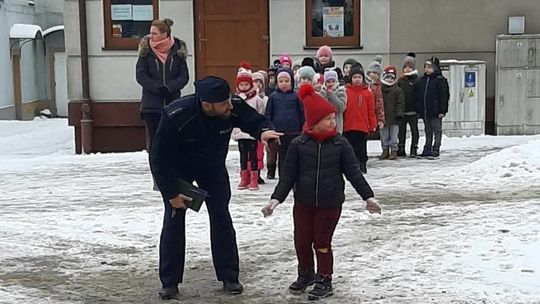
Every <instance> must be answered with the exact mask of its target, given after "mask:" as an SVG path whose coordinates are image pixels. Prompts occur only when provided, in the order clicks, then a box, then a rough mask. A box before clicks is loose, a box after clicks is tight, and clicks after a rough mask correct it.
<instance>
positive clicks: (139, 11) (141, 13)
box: [133, 5, 154, 21]
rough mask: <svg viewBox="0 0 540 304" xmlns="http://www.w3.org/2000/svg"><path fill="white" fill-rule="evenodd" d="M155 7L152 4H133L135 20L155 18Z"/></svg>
mask: <svg viewBox="0 0 540 304" xmlns="http://www.w3.org/2000/svg"><path fill="white" fill-rule="evenodd" d="M153 9H154V7H153V6H152V5H133V21H152V20H154V11H153Z"/></svg>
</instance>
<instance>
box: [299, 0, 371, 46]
mask: <svg viewBox="0 0 540 304" xmlns="http://www.w3.org/2000/svg"><path fill="white" fill-rule="evenodd" d="M352 1H353V7H354V10H353V11H354V16H353V26H354V29H353V33H354V34H353V35H352V36H350V37H334V38H332V37H313V36H312V34H311V33H312V30H313V15H312V11H313V10H312V7H313V6H312V3H313V0H306V1H304V4H305V9H306V12H305V15H306V19H305V25H306V47H308V48H309V47H320V46H323V45H328V46H330V47H343V48H360V47H361V44H360V38H361V37H360V21H361V20H360V16H361V14H360V12H361V11H362V10H361V7H360V5H361V1H360V0H352Z"/></svg>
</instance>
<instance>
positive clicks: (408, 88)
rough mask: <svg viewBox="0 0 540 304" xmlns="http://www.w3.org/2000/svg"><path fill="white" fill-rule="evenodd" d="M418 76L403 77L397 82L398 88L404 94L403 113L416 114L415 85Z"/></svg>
mask: <svg viewBox="0 0 540 304" xmlns="http://www.w3.org/2000/svg"><path fill="white" fill-rule="evenodd" d="M417 81H418V75H416V74H414V75H409V76H403V77H401V78H400V79H399V80H398V86H399V87H400V88H401V89H402V90H403V93H404V94H405V112H416V92H415V85H416V82H417Z"/></svg>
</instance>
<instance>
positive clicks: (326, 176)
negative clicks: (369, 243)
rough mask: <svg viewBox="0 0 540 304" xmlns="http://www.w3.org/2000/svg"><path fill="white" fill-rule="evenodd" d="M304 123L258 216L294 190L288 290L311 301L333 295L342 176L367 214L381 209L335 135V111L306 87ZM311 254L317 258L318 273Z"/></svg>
mask: <svg viewBox="0 0 540 304" xmlns="http://www.w3.org/2000/svg"><path fill="white" fill-rule="evenodd" d="M299 95H300V98H301V99H302V102H303V103H304V109H305V116H306V122H305V124H304V127H303V133H302V135H301V136H299V137H297V138H295V139H294V140H293V141H292V143H291V145H290V146H289V151H288V152H287V160H286V162H285V166H284V169H283V175H282V176H280V178H279V183H278V184H277V186H276V188H275V190H274V193H273V194H272V196H271V201H270V203H268V205H266V206H265V207H264V208H263V210H262V212H263V214H264V215H265V216H269V215H271V214H272V213H273V211H274V209H275V208H276V206H277V205H279V204H280V203H281V202H283V201H284V200H285V198H286V197H287V195H288V194H289V192H290V191H291V189H292V188H293V186H294V208H293V217H294V245H295V249H296V255H297V258H298V278H297V280H296V281H295V282H293V283H292V284H291V285H290V286H289V291H291V292H292V293H301V292H303V291H305V290H306V288H307V287H308V286H311V285H313V284H315V286H314V288H313V289H312V290H310V291H309V293H308V298H309V299H310V300H316V299H321V298H324V297H327V296H330V295H332V294H333V290H332V273H333V254H332V246H331V240H332V236H333V234H334V230H335V228H336V226H337V223H338V221H339V218H340V215H341V205H342V204H343V202H344V201H345V193H344V192H345V191H344V190H345V183H344V181H343V175H345V177H346V178H347V179H348V180H349V181H350V182H351V184H352V185H353V187H354V188H355V190H356V192H357V193H359V194H360V195H361V196H362V198H363V199H364V200H365V201H366V203H367V209H368V210H369V211H370V212H371V213H374V212H376V213H380V212H381V208H380V206H379V205H378V203H377V200H375V198H374V194H373V191H372V190H371V187H370V186H369V184H368V183H367V182H366V180H365V179H364V177H363V175H362V172H361V171H360V166H359V164H358V161H357V160H356V158H355V157H354V155H353V149H352V147H351V145H350V144H349V142H348V141H347V139H345V138H344V137H343V136H341V135H339V134H338V133H337V130H336V108H335V107H334V106H333V105H332V104H331V103H329V102H328V101H327V100H325V99H324V98H323V97H322V96H320V95H319V94H317V93H316V92H315V90H314V89H313V87H312V86H311V85H304V86H302V87H301V88H300V91H299ZM313 250H315V256H316V257H317V273H315V262H314V260H313Z"/></svg>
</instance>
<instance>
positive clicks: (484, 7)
mask: <svg viewBox="0 0 540 304" xmlns="http://www.w3.org/2000/svg"><path fill="white" fill-rule="evenodd" d="M82 2H84V3H85V4H86V16H85V17H86V24H87V45H88V58H87V59H88V67H89V68H88V70H89V72H88V77H87V78H88V79H87V81H88V86H89V99H90V103H89V105H90V106H89V108H90V109H91V116H92V117H91V119H90V120H89V119H86V120H85V121H91V124H92V126H91V129H92V135H91V142H92V148H91V151H87V152H98V151H101V152H115V151H134V150H140V149H143V148H144V147H145V134H144V126H143V124H142V121H141V120H140V118H139V106H140V104H139V100H140V95H141V88H140V86H139V85H138V84H137V82H136V81H135V63H136V61H137V57H138V54H137V42H138V40H139V39H140V37H142V36H144V35H145V34H146V33H147V32H148V30H149V25H150V23H151V20H152V19H158V18H159V19H163V18H165V17H168V18H171V19H173V20H174V21H175V24H174V25H173V28H172V31H173V35H175V36H177V37H179V38H180V39H182V40H184V41H185V42H186V43H187V46H188V51H189V55H188V67H189V71H190V82H189V84H188V86H186V88H184V90H183V92H182V94H183V95H185V94H189V93H191V92H193V81H194V80H195V79H199V78H201V77H204V76H206V75H209V74H217V75H221V76H223V77H224V78H226V79H228V80H232V79H234V75H235V70H236V67H237V65H238V64H239V62H240V61H241V60H247V61H250V62H251V63H252V65H253V69H254V70H257V69H266V68H267V67H268V65H269V64H270V62H272V61H273V60H274V59H275V58H277V57H278V56H279V55H280V54H284V53H285V54H289V55H291V56H292V57H293V59H301V58H303V57H305V56H313V55H314V54H315V52H316V50H317V48H318V47H319V46H320V45H324V44H327V45H330V46H331V47H332V48H333V49H334V60H335V61H336V63H337V65H338V66H341V65H342V63H343V61H344V60H345V59H346V58H349V57H353V58H355V59H357V60H358V61H360V62H361V63H363V64H364V66H366V65H367V64H369V62H370V61H372V60H373V57H374V56H375V55H378V54H380V55H382V57H383V66H386V65H389V64H394V65H397V66H398V67H401V65H402V60H403V57H404V56H405V54H406V53H408V52H411V51H412V52H415V53H416V54H417V65H418V68H419V69H420V70H421V68H422V63H423V61H424V60H425V59H427V58H429V57H431V56H437V57H439V58H440V59H458V60H481V61H484V62H485V63H486V75H487V77H486V94H485V95H486V122H487V124H489V123H490V122H491V123H492V122H493V119H492V117H493V116H494V114H493V105H494V102H495V41H496V38H497V35H498V34H505V33H508V18H509V17H510V16H524V19H525V33H528V34H531V33H540V20H539V19H538V18H535V17H536V16H538V15H539V14H540V2H538V1H537V0H522V1H513V0H498V1H492V0H476V1H465V0H455V1H444V0H305V1H304V0H234V1H230V0H86V1H80V0H66V1H65V4H64V19H65V24H66V53H67V67H68V97H69V100H70V103H69V118H70V119H69V121H70V124H71V125H73V126H75V130H76V131H75V132H76V146H77V151H78V152H81V151H82V150H81V148H80V146H81V137H82V133H81V120H82V119H83V117H82V114H81V113H82V112H81V107H82V104H83V99H84V98H83V85H84V81H81V80H82V78H83V77H82V76H81V75H82V74H81V73H82V70H81V41H80V30H81V29H80V27H79V3H82ZM87 115H88V112H87ZM87 118H88V117H87ZM487 129H489V127H488V128H487Z"/></svg>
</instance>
